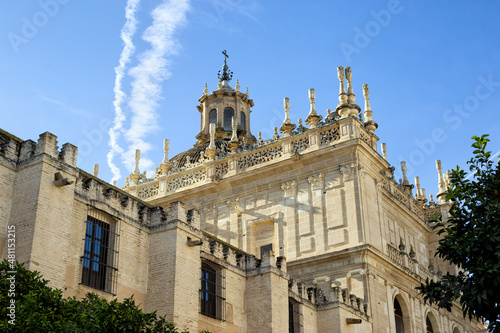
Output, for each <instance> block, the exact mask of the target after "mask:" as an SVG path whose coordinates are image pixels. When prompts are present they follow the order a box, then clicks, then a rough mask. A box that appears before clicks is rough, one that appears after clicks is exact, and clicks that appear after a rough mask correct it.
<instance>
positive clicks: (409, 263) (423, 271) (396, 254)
mask: <svg viewBox="0 0 500 333" xmlns="http://www.w3.org/2000/svg"><path fill="white" fill-rule="evenodd" d="M387 254H388V257H389V258H390V259H391V260H392V261H393V262H394V263H396V264H397V265H398V266H400V267H401V268H402V269H404V270H405V271H407V272H408V273H413V274H414V275H415V276H417V277H418V278H419V279H420V280H422V281H425V280H426V279H427V278H429V279H430V280H433V279H435V278H436V276H435V275H434V273H432V272H431V271H430V270H428V269H427V268H425V267H424V266H422V265H421V264H420V263H419V262H418V261H417V260H416V259H414V258H410V255H409V254H408V253H406V252H404V251H400V250H399V249H397V248H395V247H394V246H393V245H391V244H387Z"/></svg>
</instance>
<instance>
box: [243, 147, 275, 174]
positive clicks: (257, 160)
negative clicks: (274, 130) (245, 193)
mask: <svg viewBox="0 0 500 333" xmlns="http://www.w3.org/2000/svg"><path fill="white" fill-rule="evenodd" d="M282 155H283V147H282V145H281V144H277V145H275V146H271V147H266V148H264V149H259V150H256V151H252V152H251V153H249V154H246V155H244V156H241V157H239V158H238V162H237V168H238V170H245V169H247V168H250V167H253V166H255V165H257V164H262V163H265V162H269V161H272V160H275V159H278V158H280V157H281V156H282Z"/></svg>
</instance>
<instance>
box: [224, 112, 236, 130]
mask: <svg viewBox="0 0 500 333" xmlns="http://www.w3.org/2000/svg"><path fill="white" fill-rule="evenodd" d="M233 116H234V110H233V109H232V108H225V109H224V130H226V131H231V130H232V126H231V125H232V120H233Z"/></svg>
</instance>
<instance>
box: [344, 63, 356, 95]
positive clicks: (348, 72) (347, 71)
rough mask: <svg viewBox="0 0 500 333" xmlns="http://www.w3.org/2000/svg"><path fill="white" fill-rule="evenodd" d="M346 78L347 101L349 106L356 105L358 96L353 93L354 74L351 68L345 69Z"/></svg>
mask: <svg viewBox="0 0 500 333" xmlns="http://www.w3.org/2000/svg"><path fill="white" fill-rule="evenodd" d="M345 78H346V80H347V100H348V102H349V104H354V103H356V95H354V92H353V91H352V72H351V67H346V68H345Z"/></svg>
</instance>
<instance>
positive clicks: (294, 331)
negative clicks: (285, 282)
mask: <svg viewBox="0 0 500 333" xmlns="http://www.w3.org/2000/svg"><path fill="white" fill-rule="evenodd" d="M302 322H303V318H302V313H300V308H299V303H297V302H295V301H293V300H292V299H288V333H301V332H302V331H303V330H302V327H303V325H302Z"/></svg>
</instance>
